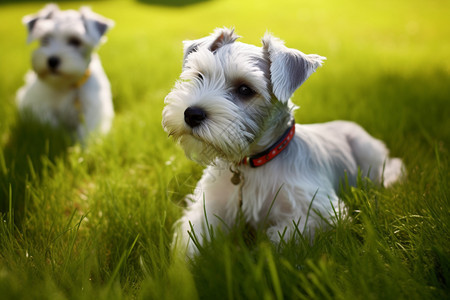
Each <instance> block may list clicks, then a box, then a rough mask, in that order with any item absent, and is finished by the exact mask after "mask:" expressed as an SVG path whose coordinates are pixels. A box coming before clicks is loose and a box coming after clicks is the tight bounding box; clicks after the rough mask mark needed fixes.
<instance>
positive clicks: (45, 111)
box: [17, 4, 114, 141]
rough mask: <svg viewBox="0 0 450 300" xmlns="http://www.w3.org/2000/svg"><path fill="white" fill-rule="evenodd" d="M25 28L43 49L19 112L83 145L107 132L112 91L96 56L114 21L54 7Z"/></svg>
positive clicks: (85, 10) (28, 79)
mask: <svg viewBox="0 0 450 300" xmlns="http://www.w3.org/2000/svg"><path fill="white" fill-rule="evenodd" d="M23 22H24V24H25V25H26V26H27V28H28V43H30V42H32V41H34V40H39V41H40V47H39V48H37V49H36V50H35V51H34V52H33V54H32V67H33V71H29V72H28V74H27V75H26V78H25V81H26V83H25V86H23V87H22V88H21V89H19V91H18V92H17V104H18V107H19V112H20V113H21V114H22V115H24V114H31V115H32V117H33V118H35V119H37V120H38V121H40V122H42V123H45V124H50V125H51V126H53V127H62V128H66V129H67V130H69V131H70V132H74V133H76V135H77V137H78V138H79V139H80V140H82V141H83V140H85V138H86V137H87V135H88V133H90V132H92V131H99V132H101V133H106V132H108V131H109V129H110V127H111V122H112V119H113V117H114V110H113V104H112V99H111V88H110V84H109V81H108V78H107V77H106V75H105V72H104V71H103V68H102V65H101V63H100V60H99V58H98V55H97V54H94V53H93V50H94V49H95V48H96V46H98V45H99V44H100V42H101V41H102V38H103V35H104V34H105V33H106V31H107V30H108V29H109V28H111V27H112V26H113V24H114V23H113V21H111V20H108V19H106V18H104V17H101V16H100V15H97V14H95V13H94V12H92V11H91V10H90V9H89V8H87V7H82V8H80V11H79V12H77V11H74V10H66V11H61V10H59V8H58V6H56V5H54V4H49V5H47V6H46V7H45V8H44V9H42V10H41V11H39V12H38V13H37V14H35V15H30V16H25V17H24V18H23Z"/></svg>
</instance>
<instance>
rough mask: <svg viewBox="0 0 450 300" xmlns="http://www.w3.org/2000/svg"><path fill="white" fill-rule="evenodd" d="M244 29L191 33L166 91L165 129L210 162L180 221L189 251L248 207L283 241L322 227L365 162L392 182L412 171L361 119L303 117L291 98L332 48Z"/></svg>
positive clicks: (370, 171)
mask: <svg viewBox="0 0 450 300" xmlns="http://www.w3.org/2000/svg"><path fill="white" fill-rule="evenodd" d="M237 38H238V36H236V35H235V34H234V32H233V30H229V29H217V30H216V31H215V32H214V33H213V34H212V35H211V36H208V37H205V38H203V39H200V40H196V41H187V42H185V53H184V65H183V72H182V74H181V80H180V81H178V82H177V83H176V85H175V88H174V89H173V90H172V91H171V92H170V94H169V95H168V96H167V97H166V99H165V104H166V106H165V108H164V111H163V121H162V124H163V127H164V129H165V131H166V132H167V133H168V134H169V135H170V136H172V137H173V138H174V139H175V140H176V141H178V142H179V143H180V145H181V147H182V148H183V149H184V151H185V153H186V155H187V156H188V157H189V158H191V159H193V160H195V161H197V162H199V163H201V164H207V165H208V167H207V168H206V169H205V171H204V173H203V176H202V178H201V180H200V181H199V182H198V185H197V187H196V189H195V191H194V193H193V194H192V195H189V196H187V200H188V201H187V202H188V208H187V209H186V211H185V214H184V216H183V217H182V218H181V220H179V222H178V223H177V226H178V228H177V230H176V233H175V240H174V241H175V242H176V245H178V246H182V247H187V251H188V253H189V254H193V253H195V252H196V249H195V246H194V244H193V242H192V240H191V239H190V235H195V236H196V239H198V241H199V242H200V243H202V242H204V240H205V239H208V238H209V234H208V230H209V228H211V227H213V228H214V227H221V228H223V229H226V228H228V227H230V226H232V225H233V224H234V222H235V221H236V218H237V217H238V216H239V213H240V212H241V213H242V216H243V217H244V219H245V221H246V222H247V224H248V225H250V226H251V227H253V228H261V226H263V227H264V228H266V230H267V234H268V236H269V237H270V238H271V240H273V241H274V242H278V241H279V240H280V238H282V237H284V238H287V237H289V236H290V234H292V233H293V232H294V230H295V227H296V226H298V228H299V229H300V230H302V229H303V228H307V232H308V233H309V234H312V233H313V232H314V228H317V226H320V225H321V224H322V223H323V222H322V221H323V218H330V217H333V215H334V210H338V209H339V207H338V196H337V193H338V191H339V187H340V183H341V182H342V180H344V179H345V177H347V178H348V181H349V183H350V184H352V185H354V184H356V180H357V177H358V172H359V171H360V173H361V174H363V175H364V176H367V177H369V178H370V179H371V180H372V181H373V182H376V183H380V184H381V183H382V184H383V185H384V186H388V185H390V184H392V183H393V182H395V181H396V180H398V179H399V178H400V176H401V175H402V172H403V163H402V161H401V160H400V159H397V158H394V159H392V158H389V156H388V150H387V149H386V147H385V145H384V144H383V143H382V142H381V141H379V140H377V139H375V138H373V137H371V136H370V135H369V134H368V133H367V132H366V131H364V129H362V128H361V127H360V126H358V125H357V124H355V123H352V122H346V121H335V122H330V123H324V124H313V125H300V124H295V122H294V119H293V110H294V105H293V104H292V103H291V102H290V100H289V98H290V97H291V95H292V94H293V93H294V91H295V90H296V89H297V88H298V87H299V86H300V85H301V84H302V83H303V82H304V81H305V80H306V79H307V78H308V77H309V76H310V75H311V74H312V73H313V72H314V71H315V70H316V68H317V67H319V66H321V65H322V62H323V60H324V59H325V58H324V57H322V56H319V55H315V54H310V55H306V54H304V53H302V52H300V51H298V50H295V49H290V48H287V47H286V46H285V45H284V43H283V42H282V41H281V40H279V39H277V38H275V37H273V36H271V35H270V34H266V35H265V36H264V37H263V39H262V44H263V45H262V47H256V46H253V45H248V44H243V43H240V42H236V39H237ZM317 213H318V214H320V216H319V215H318V214H317ZM294 224H296V225H294ZM192 229H193V232H192Z"/></svg>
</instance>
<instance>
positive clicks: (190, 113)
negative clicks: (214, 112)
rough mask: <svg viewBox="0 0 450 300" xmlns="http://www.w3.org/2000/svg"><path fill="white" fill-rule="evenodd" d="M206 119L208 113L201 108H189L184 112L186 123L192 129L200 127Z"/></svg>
mask: <svg viewBox="0 0 450 300" xmlns="http://www.w3.org/2000/svg"><path fill="white" fill-rule="evenodd" d="M205 119H206V113H205V111H204V110H203V109H201V108H199V107H195V106H193V107H188V108H187V109H186V110H185V111H184V121H185V122H186V124H188V125H189V126H190V127H191V128H194V127H197V126H199V125H200V124H201V123H202V122H203V120H205Z"/></svg>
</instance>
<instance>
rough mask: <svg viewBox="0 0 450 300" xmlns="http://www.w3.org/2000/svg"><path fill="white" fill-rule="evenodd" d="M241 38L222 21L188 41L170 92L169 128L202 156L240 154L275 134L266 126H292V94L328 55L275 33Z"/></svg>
mask: <svg viewBox="0 0 450 300" xmlns="http://www.w3.org/2000/svg"><path fill="white" fill-rule="evenodd" d="M237 39H238V36H237V35H236V34H235V33H234V30H230V29H226V28H224V29H216V30H215V32H214V33H213V34H212V35H210V36H208V37H205V38H202V39H200V40H195V41H186V42H184V61H183V71H182V74H181V80H179V81H178V82H177V83H176V85H175V88H174V89H173V90H172V91H171V92H170V93H169V95H167V97H166V99H165V104H166V106H165V108H164V110H163V122H162V123H163V127H164V129H165V131H166V132H167V133H168V134H169V135H171V136H173V137H174V138H175V139H176V140H177V141H178V142H179V143H180V145H181V146H182V148H183V149H184V150H185V153H186V155H187V156H188V157H189V158H191V159H193V160H194V161H197V162H199V163H202V164H208V163H211V162H212V161H213V160H214V159H215V158H218V157H219V158H223V159H225V160H228V161H231V162H239V161H240V160H241V159H242V158H243V157H245V156H247V155H251V154H254V153H255V152H257V151H258V150H259V148H261V146H262V145H264V144H267V143H272V142H274V141H270V140H269V139H271V138H268V136H269V135H267V134H266V133H267V132H269V131H273V133H272V134H271V135H273V136H274V138H277V134H278V133H279V132H283V131H284V130H285V129H286V126H287V123H288V121H289V118H290V114H291V108H290V105H289V98H290V97H291V95H292V94H293V93H294V91H295V90H296V89H297V88H298V87H299V86H300V85H301V84H302V83H303V82H304V81H305V80H306V79H307V78H308V77H309V76H310V75H311V74H312V73H313V72H314V71H315V70H316V68H317V67H319V66H320V65H321V64H322V60H323V59H324V57H321V56H319V55H315V54H313V55H306V54H304V53H302V52H300V51H298V50H294V49H289V48H287V47H286V46H285V45H284V43H283V42H282V41H281V40H279V39H277V38H275V37H273V36H271V35H270V34H266V35H265V36H264V37H263V39H262V43H263V45H262V47H256V46H253V45H249V44H244V43H240V42H236V40H237ZM277 127H280V128H277ZM281 127H282V128H281ZM261 139H264V141H262V140H261Z"/></svg>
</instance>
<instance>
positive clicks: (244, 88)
mask: <svg viewBox="0 0 450 300" xmlns="http://www.w3.org/2000/svg"><path fill="white" fill-rule="evenodd" d="M237 93H238V94H239V96H241V97H244V98H250V97H253V96H254V95H255V94H256V92H255V91H254V90H253V89H251V88H250V87H249V86H248V85H245V84H242V85H240V86H239V87H238V88H237Z"/></svg>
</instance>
